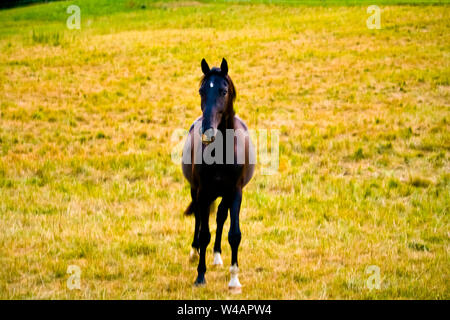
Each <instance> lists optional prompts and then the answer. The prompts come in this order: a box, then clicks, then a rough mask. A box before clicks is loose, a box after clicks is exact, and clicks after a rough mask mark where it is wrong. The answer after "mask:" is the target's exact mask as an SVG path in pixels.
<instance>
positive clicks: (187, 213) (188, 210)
mask: <svg viewBox="0 0 450 320" xmlns="http://www.w3.org/2000/svg"><path fill="white" fill-rule="evenodd" d="M216 207H217V206H216V201H213V203H211V206H210V207H209V212H210V213H212V212H214V211H215V210H216ZM194 208H195V205H194V201H191V203H189V205H188V207H187V208H186V210H184V215H185V216H190V215H191V214H193V213H194V212H195V209H194Z"/></svg>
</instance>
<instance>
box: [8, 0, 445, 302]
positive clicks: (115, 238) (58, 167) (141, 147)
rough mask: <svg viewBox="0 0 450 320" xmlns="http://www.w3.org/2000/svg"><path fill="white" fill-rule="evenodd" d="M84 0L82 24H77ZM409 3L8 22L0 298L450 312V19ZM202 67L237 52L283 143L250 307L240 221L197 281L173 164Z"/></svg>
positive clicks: (233, 64) (255, 215)
mask: <svg viewBox="0 0 450 320" xmlns="http://www.w3.org/2000/svg"><path fill="white" fill-rule="evenodd" d="M374 2H375V1H374ZM392 2H393V3H394V2H395V1H392ZM72 3H75V4H77V5H78V6H79V7H80V8H81V30H69V29H68V28H67V27H66V19H67V17H68V16H69V15H68V14H67V13H66V8H67V7H68V6H69V5H70V4H72ZM395 3H396V4H390V3H389V1H378V2H376V3H369V2H360V5H351V4H353V3H352V2H351V1H342V2H339V1H332V2H327V1H307V2H304V3H301V4H298V3H292V2H291V3H286V2H285V3H276V1H273V3H270V1H266V2H265V3H257V4H251V3H249V2H238V1H235V2H228V3H226V2H205V1H201V2H196V1H186V2H151V1H139V0H129V1H111V2H107V1H87V0H82V1H81V0H80V1H77V2H55V3H49V4H40V5H33V6H27V7H19V8H14V9H8V10H2V11H0V108H1V113H0V217H1V219H0V230H1V231H0V298H1V299H24V298H25V299H54V298H61V299H93V298H96V299H135V298H140V299H162V298H164V299H219V298H220V299H229V298H233V299H234V298H242V299H247V298H248V299H318V298H320V299H386V298H387V299H412V298H421V299H449V298H450V278H449V276H450V274H449V273H450V260H449V243H450V241H449V240H450V239H449V237H450V230H449V205H450V171H449V169H450V165H449V151H450V130H449V129H450V128H449V123H450V83H449V79H450V65H449V62H450V19H449V17H450V5H449V4H445V3H441V4H437V5H428V4H430V3H431V2H425V3H421V4H420V5H413V6H410V5H404V4H401V3H407V1H396V2H395ZM398 3H400V4H398ZM367 4H378V5H379V6H380V8H381V10H382V11H381V29H380V30H369V29H368V28H367V26H366V20H367V18H368V16H369V14H368V13H367V12H366V10H367ZM203 57H205V58H206V59H207V61H208V62H209V63H210V65H218V64H220V61H221V59H222V57H226V58H227V60H228V63H229V67H230V76H231V77H232V79H233V81H234V83H235V85H236V87H237V91H238V97H237V101H236V111H237V114H238V115H239V116H240V117H241V118H242V119H244V120H245V121H246V123H247V124H248V125H249V127H250V128H252V129H268V130H270V129H278V130H280V145H279V150H280V159H279V168H278V172H277V173H276V174H275V175H268V176H267V175H266V176H265V175H262V174H260V170H261V168H260V167H258V169H257V171H256V175H255V177H254V179H253V180H252V181H251V182H250V184H249V185H248V187H246V189H245V192H244V199H243V204H242V210H241V230H242V234H243V239H242V242H241V246H240V251H239V259H240V260H239V261H240V269H241V271H240V280H241V283H242V284H243V292H242V294H241V295H238V296H234V295H230V294H229V293H228V290H227V283H228V280H229V271H228V269H229V268H228V266H229V264H230V248H229V245H228V242H227V232H228V225H229V220H228V221H227V223H226V225H225V231H224V237H223V245H222V247H223V255H222V258H223V259H224V263H225V266H224V267H223V268H216V269H214V268H213V267H212V247H213V242H211V243H210V245H209V247H208V255H207V268H208V271H207V274H206V280H207V282H208V283H207V286H206V287H205V288H200V289H198V288H194V287H193V285H192V284H193V281H194V280H195V277H196V264H191V263H189V260H188V255H189V250H190V243H191V241H192V234H193V228H194V220H193V219H192V218H191V217H184V216H183V215H182V212H183V210H184V209H185V208H186V206H187V205H188V203H189V201H190V195H189V191H188V190H189V189H188V184H187V182H186V181H185V179H184V177H183V175H182V172H181V167H180V165H175V164H173V163H172V162H171V150H172V149H173V147H174V143H173V142H172V141H171V136H172V133H173V131H174V130H175V129H177V128H185V129H187V128H188V127H189V126H190V124H191V123H192V122H193V120H194V119H196V118H197V117H198V116H199V115H200V107H199V96H198V82H199V79H200V76H201V70H200V60H201V59H202V58H203ZM210 221H211V229H212V236H213V237H214V234H215V232H214V231H215V215H211V220H210ZM69 265H77V266H79V267H80V268H81V272H82V274H81V289H80V290H69V289H68V288H67V286H66V281H67V279H68V277H69V275H68V274H67V268H68V266H69ZM370 265H376V266H378V267H379V268H380V275H381V288H380V289H374V290H369V289H368V287H367V286H366V280H367V279H368V277H369V276H370V275H369V274H366V273H365V270H366V268H367V267H368V266H370Z"/></svg>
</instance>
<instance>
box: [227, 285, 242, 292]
mask: <svg viewBox="0 0 450 320" xmlns="http://www.w3.org/2000/svg"><path fill="white" fill-rule="evenodd" d="M228 291H230V293H232V294H240V293H242V286H240V287H230V286H228Z"/></svg>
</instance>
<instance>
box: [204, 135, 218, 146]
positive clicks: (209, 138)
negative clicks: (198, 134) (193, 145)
mask: <svg viewBox="0 0 450 320" xmlns="http://www.w3.org/2000/svg"><path fill="white" fill-rule="evenodd" d="M215 139H216V138H215V137H214V136H208V135H206V134H204V133H203V134H202V142H203V144H210V143H212V142H214V140H215Z"/></svg>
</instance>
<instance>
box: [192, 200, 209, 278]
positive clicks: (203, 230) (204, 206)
mask: <svg viewBox="0 0 450 320" xmlns="http://www.w3.org/2000/svg"><path fill="white" fill-rule="evenodd" d="M210 205H211V199H210V198H207V197H200V200H199V202H198V208H199V215H200V233H199V241H200V258H199V261H198V267H197V279H196V280H195V285H196V286H202V285H205V284H206V280H205V272H206V261H205V260H206V258H205V256H206V248H207V247H208V244H209V242H210V241H211V233H210V231H209V207H210Z"/></svg>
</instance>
